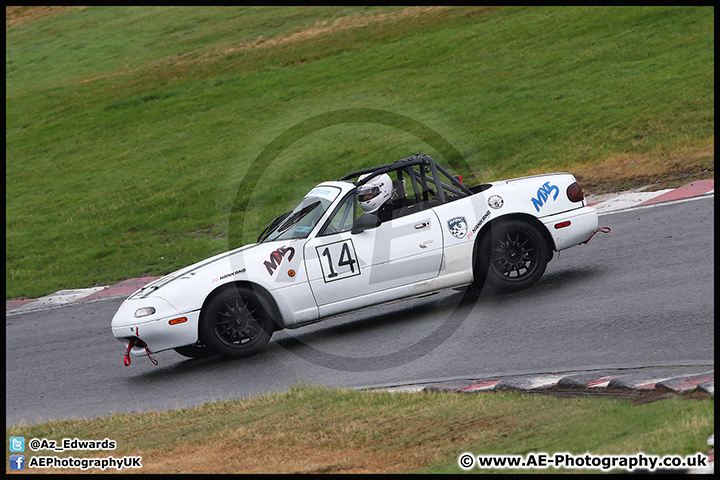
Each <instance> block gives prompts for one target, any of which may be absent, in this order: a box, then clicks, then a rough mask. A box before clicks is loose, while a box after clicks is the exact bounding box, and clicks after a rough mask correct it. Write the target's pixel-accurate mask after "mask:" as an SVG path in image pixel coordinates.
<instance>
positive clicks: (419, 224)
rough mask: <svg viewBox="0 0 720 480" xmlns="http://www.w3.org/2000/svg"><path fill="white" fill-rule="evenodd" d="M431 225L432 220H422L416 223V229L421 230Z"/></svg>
mask: <svg viewBox="0 0 720 480" xmlns="http://www.w3.org/2000/svg"><path fill="white" fill-rule="evenodd" d="M429 226H430V222H422V223H418V224H417V225H415V230H420V229H421V228H427V227H429Z"/></svg>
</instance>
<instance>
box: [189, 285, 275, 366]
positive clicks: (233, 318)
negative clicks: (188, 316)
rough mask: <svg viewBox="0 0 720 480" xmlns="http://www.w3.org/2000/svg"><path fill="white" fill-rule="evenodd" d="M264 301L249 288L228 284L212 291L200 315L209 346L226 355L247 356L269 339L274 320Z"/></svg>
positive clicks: (202, 328)
mask: <svg viewBox="0 0 720 480" xmlns="http://www.w3.org/2000/svg"><path fill="white" fill-rule="evenodd" d="M269 312H271V309H270V306H269V305H268V303H267V301H266V300H265V299H264V298H263V297H262V296H260V295H258V294H256V293H255V292H254V291H253V290H251V289H248V288H242V287H236V286H234V285H233V286H231V287H228V288H224V289H222V290H220V291H219V292H218V293H217V294H215V295H214V296H213V297H212V298H211V299H210V301H209V302H208V304H207V305H206V306H205V307H204V308H203V310H202V312H201V314H200V333H201V335H202V336H203V338H204V339H205V343H206V344H207V346H208V347H209V348H211V349H212V350H214V351H216V352H217V353H219V354H220V355H222V356H225V357H230V358H241V357H249V356H250V355H254V354H256V353H257V352H259V351H260V350H262V349H263V348H264V347H265V345H267V343H268V342H269V341H270V337H271V336H272V332H273V330H274V328H275V322H274V321H273V319H272V317H271V316H270V313H269Z"/></svg>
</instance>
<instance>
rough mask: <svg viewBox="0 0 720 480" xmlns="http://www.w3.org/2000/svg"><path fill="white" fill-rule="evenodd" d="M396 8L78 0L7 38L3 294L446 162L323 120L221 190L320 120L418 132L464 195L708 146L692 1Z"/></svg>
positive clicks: (245, 235)
mask: <svg viewBox="0 0 720 480" xmlns="http://www.w3.org/2000/svg"><path fill="white" fill-rule="evenodd" d="M410 12H412V14H407V11H405V10H403V9H401V8H396V7H392V8H391V7H387V8H385V7H382V8H380V7H378V8H360V7H312V8H307V7H243V8H239V7H173V8H168V7H88V8H76V9H71V10H68V11H64V12H62V13H57V14H54V15H47V16H44V17H39V18H38V19H37V20H36V21H34V22H28V23H24V24H20V25H17V26H10V27H6V187H7V188H6V192H7V193H6V243H7V246H6V298H16V297H22V296H25V297H36V296H40V295H44V294H48V293H52V292H54V291H56V290H58V289H62V288H81V287H88V286H92V285H96V284H111V283H113V282H117V281H120V280H124V279H126V278H130V277H135V276H140V275H160V274H164V273H168V272H170V271H172V270H174V269H176V268H179V267H182V266H185V265H187V264H189V263H192V262H195V261H199V260H201V259H203V258H205V257H207V256H209V255H212V254H214V253H218V252H221V251H224V250H226V249H228V248H232V247H235V246H238V245H239V244H242V243H248V242H252V241H253V240H254V239H255V237H256V236H257V234H258V233H259V231H260V230H262V228H263V227H264V225H265V224H266V223H267V222H268V221H269V220H270V219H272V218H273V217H274V216H275V215H277V214H278V213H280V212H282V211H285V210H287V209H288V208H289V207H291V206H292V204H294V203H295V202H297V200H298V199H299V197H300V196H302V195H303V194H304V192H306V191H307V190H309V189H310V188H311V187H312V186H313V185H315V184H316V183H318V182H319V181H322V180H325V179H335V178H338V177H340V176H342V175H343V174H344V173H347V172H349V171H351V170H355V169H359V168H364V167H368V166H372V165H374V164H378V163H385V162H388V161H392V160H394V159H397V158H401V157H405V156H407V155H410V154H412V153H416V152H424V153H428V154H430V155H432V156H434V157H437V159H438V160H440V161H443V162H445V163H452V162H451V160H453V159H448V158H444V153H443V152H438V151H436V150H435V149H434V148H433V147H432V146H430V145H428V144H427V143H426V142H425V141H424V139H422V138H418V137H416V136H414V135H413V134H411V133H408V132H404V131H402V130H398V129H397V128H393V127H390V126H386V125H380V124H377V123H373V122H364V123H342V124H338V125H336V126H331V127H328V128H325V129H322V130H319V131H316V132H313V133H310V134H308V135H306V136H304V137H302V138H299V139H297V141H296V142H294V143H293V144H292V145H291V146H289V148H287V149H285V150H283V151H282V152H280V154H279V155H278V157H277V158H276V159H275V161H274V162H273V164H272V165H268V169H267V170H266V171H265V174H264V175H263V177H262V179H261V181H260V182H259V183H258V185H257V188H256V189H254V191H251V192H248V191H239V187H241V186H242V185H243V180H244V179H245V178H247V177H246V175H247V173H248V169H249V167H250V165H251V164H252V163H253V161H254V160H255V159H257V158H258V157H259V156H260V155H261V153H262V152H263V151H264V149H265V148H266V147H268V145H270V144H271V143H272V142H273V141H274V140H275V139H276V138H278V137H279V136H281V135H282V134H283V133H285V132H286V131H288V130H289V129H291V128H292V127H294V126H295V125H298V124H299V123H301V122H304V121H307V120H308V119H312V118H313V117H315V116H318V115H323V114H327V113H328V112H332V111H334V110H339V109H352V108H361V109H375V110H383V111H389V112H393V113H395V114H398V115H402V116H405V117H408V118H410V119H413V120H415V121H417V122H420V123H422V124H424V125H426V126H427V127H428V128H429V129H431V130H432V131H434V132H437V134H439V135H440V136H441V137H442V138H444V139H446V140H447V141H448V142H449V143H450V144H451V145H452V146H453V147H454V148H455V149H457V151H458V152H459V153H460V155H461V156H462V157H463V159H464V162H465V163H466V164H467V165H468V167H469V168H470V169H471V170H472V171H471V172H468V173H472V175H474V176H475V178H476V179H477V180H478V181H489V180H497V179H501V178H507V177H511V176H518V175H523V174H527V173H539V172H543V171H555V170H568V171H573V172H575V171H580V170H582V169H584V168H588V167H594V166H597V165H601V164H603V162H606V161H608V160H611V159H615V158H618V157H622V156H628V155H635V156H642V157H647V158H651V159H652V158H657V159H662V158H665V157H667V156H669V155H673V154H674V152H678V151H687V150H692V149H704V148H707V147H708V145H712V144H714V16H713V12H714V10H713V9H712V7H624V8H619V7H602V8H599V7H592V8H586V7H522V8H514V7H513V8H446V9H442V8H434V9H429V10H425V9H420V10H410ZM336 20H337V23H334V22H335V21H336ZM368 20H372V21H368ZM260 37H262V39H260V41H258V39H259V38H260ZM704 162H705V163H703V165H705V168H710V169H712V168H713V167H712V163H713V162H712V159H710V160H706V161H704ZM455 163H457V162H455ZM251 173H252V172H251ZM246 203H247V204H248V210H247V211H243V212H241V213H242V219H243V221H242V224H241V225H235V224H233V223H232V221H233V219H235V218H237V217H236V216H235V215H236V214H237V213H238V212H237V211H234V210H235V209H237V208H238V206H244V205H245V204H246Z"/></svg>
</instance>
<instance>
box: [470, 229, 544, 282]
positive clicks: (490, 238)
mask: <svg viewBox="0 0 720 480" xmlns="http://www.w3.org/2000/svg"><path fill="white" fill-rule="evenodd" d="M549 261H550V251H549V249H548V246H547V242H546V241H545V238H544V237H543V235H542V233H540V231H539V230H538V229H537V228H536V227H534V226H533V225H531V224H529V223H527V222H523V221H520V220H506V221H503V222H501V223H499V224H497V225H492V226H491V228H490V230H489V231H488V232H487V233H486V234H485V235H484V236H483V237H482V238H481V240H480V243H479V245H478V256H477V265H476V266H477V268H478V269H479V272H478V273H479V274H480V275H482V276H484V278H485V282H486V283H487V284H489V285H491V286H493V287H495V288H497V289H500V290H506V291H515V290H522V289H524V288H528V287H529V286H531V285H533V284H534V283H535V282H537V281H538V280H539V279H540V277H542V275H543V273H545V267H547V263H548V262H549Z"/></svg>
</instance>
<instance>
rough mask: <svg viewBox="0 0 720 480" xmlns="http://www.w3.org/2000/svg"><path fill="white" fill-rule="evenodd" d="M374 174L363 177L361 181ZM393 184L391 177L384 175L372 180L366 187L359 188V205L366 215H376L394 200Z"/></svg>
mask: <svg viewBox="0 0 720 480" xmlns="http://www.w3.org/2000/svg"><path fill="white" fill-rule="evenodd" d="M371 175H372V173H366V174H365V175H361V176H360V178H358V181H359V180H363V179H365V178H367V177H369V176H371ZM392 190H393V184H392V180H391V179H390V175H388V174H387V173H383V174H382V175H378V176H377V177H375V178H373V179H371V180H370V181H369V182H367V183H366V184H365V185H362V186H360V187H358V191H357V195H358V204H359V205H360V208H362V210H363V212H365V213H375V212H377V211H378V210H379V209H380V207H382V205H383V204H384V203H385V202H386V201H388V200H390V198H392Z"/></svg>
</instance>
